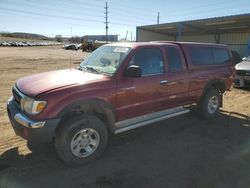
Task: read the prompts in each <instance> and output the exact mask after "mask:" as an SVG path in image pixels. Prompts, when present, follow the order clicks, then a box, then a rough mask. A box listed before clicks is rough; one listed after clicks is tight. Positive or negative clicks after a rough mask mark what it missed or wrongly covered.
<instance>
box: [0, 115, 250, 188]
mask: <svg viewBox="0 0 250 188" xmlns="http://www.w3.org/2000/svg"><path fill="white" fill-rule="evenodd" d="M229 114H230V115H229ZM234 115H235V116H234ZM236 116H237V117H236ZM249 172H250V120H249V117H248V116H246V115H244V114H240V113H236V112H226V111H222V113H221V114H220V115H219V117H218V118H215V119H213V120H203V119H199V118H197V117H195V116H193V115H192V114H186V115H183V116H179V117H176V118H172V119H169V120H165V121H161V122H159V123H155V124H152V125H149V126H146V127H143V128H139V129H136V130H133V131H130V132H127V133H123V134H119V135H115V136H112V137H111V139H110V142H109V146H108V148H107V150H106V151H105V152H104V154H103V155H102V156H101V157H100V159H98V160H96V161H93V162H92V163H90V164H88V165H85V166H80V167H78V168H71V167H67V166H65V165H64V164H63V163H62V162H60V161H59V160H58V159H57V157H56V154H55V152H54V149H53V146H52V145H48V146H47V147H44V148H43V149H42V150H41V151H39V152H38V153H31V154H28V155H25V156H22V155H19V153H18V148H13V149H10V150H8V151H6V152H5V153H3V154H2V155H1V156H0V187H6V188H7V187H26V188H29V187H61V188H64V187H93V188H94V187H102V188H112V187H114V188H117V187H131V188H132V187H148V188H151V187H185V188H189V187H190V188H194V187H202V188H211V187H213V188H217V187H218V188H221V187H227V188H230V187H232V188H237V187H248V186H249V185H250V173H249Z"/></svg>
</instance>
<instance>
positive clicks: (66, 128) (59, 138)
mask: <svg viewBox="0 0 250 188" xmlns="http://www.w3.org/2000/svg"><path fill="white" fill-rule="evenodd" d="M107 142H108V131H107V128H106V126H105V125H104V123H103V122H102V121H101V120H100V119H99V118H98V117H96V116H93V115H88V116H86V115H85V116H75V117H72V118H70V119H68V120H66V121H64V122H62V124H61V127H60V128H59V130H58V131H57V133H56V137H55V147H56V151H57V153H58V155H59V157H60V159H61V160H62V161H63V162H65V163H66V164H68V165H70V166H77V165H81V164H85V163H87V162H90V161H91V160H93V159H96V158H97V157H99V156H100V155H101V153H102V152H103V151H104V149H105V148H106V145H107Z"/></svg>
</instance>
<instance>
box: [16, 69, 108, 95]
mask: <svg viewBox="0 0 250 188" xmlns="http://www.w3.org/2000/svg"><path fill="white" fill-rule="evenodd" d="M104 77H106V76H104V75H102V74H92V73H89V72H84V71H80V70H77V69H65V70H57V71H51V72H45V73H39V74H34V75H31V76H26V77H23V78H21V79H19V80H18V81H17V83H16V86H17V88H18V89H19V90H20V91H21V92H22V93H24V94H25V95H28V96H30V97H34V96H36V95H39V94H41V93H44V92H46V91H50V90H54V89H58V88H62V87H67V86H72V85H78V84H85V83H89V82H94V81H96V80H99V79H102V78H104Z"/></svg>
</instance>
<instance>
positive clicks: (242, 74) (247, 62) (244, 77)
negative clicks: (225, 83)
mask: <svg viewBox="0 0 250 188" xmlns="http://www.w3.org/2000/svg"><path fill="white" fill-rule="evenodd" d="M235 69H236V75H235V78H234V82H233V85H234V87H249V86H250V56H248V57H244V58H242V61H241V62H240V63H238V64H237V65H235Z"/></svg>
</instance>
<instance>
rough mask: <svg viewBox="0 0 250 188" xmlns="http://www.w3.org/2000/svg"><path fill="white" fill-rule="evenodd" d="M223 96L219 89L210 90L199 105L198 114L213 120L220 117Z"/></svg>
mask: <svg viewBox="0 0 250 188" xmlns="http://www.w3.org/2000/svg"><path fill="white" fill-rule="evenodd" d="M220 104H221V96H220V93H219V91H218V90H217V89H210V90H208V91H207V92H206V94H205V95H204V96H203V98H202V100H201V101H200V103H199V104H198V112H199V115H200V116H201V117H202V118H205V119H211V118H214V117H216V116H217V115H218V113H219V108H220Z"/></svg>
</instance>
